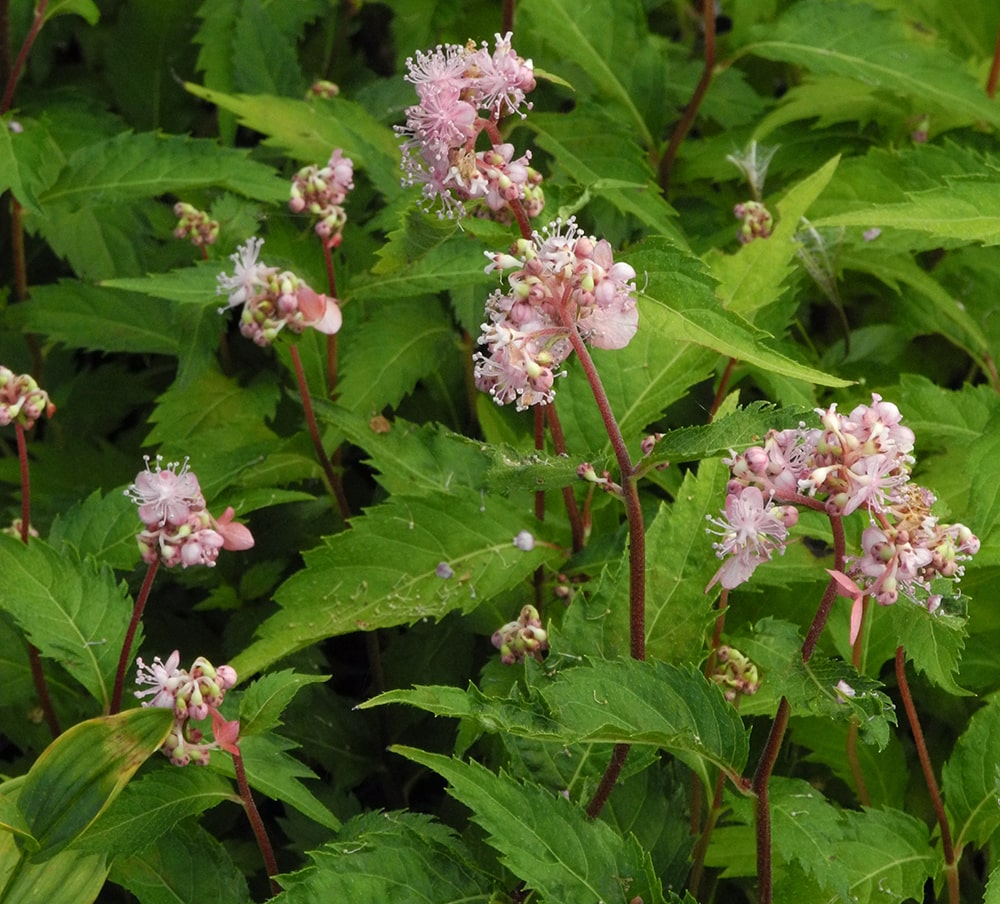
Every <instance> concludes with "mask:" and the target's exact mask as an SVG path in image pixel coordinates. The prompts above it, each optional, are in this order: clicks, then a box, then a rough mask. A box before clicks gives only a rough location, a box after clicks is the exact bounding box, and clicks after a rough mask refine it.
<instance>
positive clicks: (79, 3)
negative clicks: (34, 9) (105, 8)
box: [44, 0, 101, 25]
mask: <svg viewBox="0 0 1000 904" xmlns="http://www.w3.org/2000/svg"><path fill="white" fill-rule="evenodd" d="M68 15H74V16H80V17H81V18H82V19H83V20H84V21H86V23H87V24H88V25H96V24H97V23H98V20H100V18H101V11H100V10H99V9H98V8H97V6H96V4H95V3H94V0H55V2H54V3H50V4H49V5H48V6H47V7H46V8H45V18H44V21H45V22H49V21H50V20H52V19H54V18H55V17H56V16H68Z"/></svg>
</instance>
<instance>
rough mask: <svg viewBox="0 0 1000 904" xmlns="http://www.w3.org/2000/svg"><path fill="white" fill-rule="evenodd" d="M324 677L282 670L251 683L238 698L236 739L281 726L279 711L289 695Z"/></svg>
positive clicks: (291, 696)
mask: <svg viewBox="0 0 1000 904" xmlns="http://www.w3.org/2000/svg"><path fill="white" fill-rule="evenodd" d="M327 679H328V676H326V675H299V674H296V673H295V672H293V671H291V670H290V669H286V670H285V671H282V672H273V673H271V674H268V675H264V676H263V677H261V678H259V679H258V680H257V681H255V682H253V684H251V685H250V686H249V687H248V688H247V689H246V691H244V693H243V696H242V697H241V698H240V738H246V737H249V736H250V735H254V734H260V733H261V732H264V731H267V730H268V729H270V728H275V727H276V726H278V725H281V714H282V713H283V712H284V711H285V707H286V706H288V704H289V703H291V701H292V698H293V697H294V696H295V695H296V694H297V693H298V692H299V691H300V690H302V688H304V687H306V686H307V685H310V684H316V683H317V682H319V683H322V682H324V681H326V680H327Z"/></svg>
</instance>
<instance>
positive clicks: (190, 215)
mask: <svg viewBox="0 0 1000 904" xmlns="http://www.w3.org/2000/svg"><path fill="white" fill-rule="evenodd" d="M174 216H175V217H177V227H176V228H175V229H174V238H178V239H189V240H190V242H191V244H192V245H194V246H195V247H196V248H203V247H205V245H214V244H215V240H216V239H217V238H218V237H219V221H218V220H213V219H210V218H209V216H208V214H207V213H205V211H203V210H198V208H197V207H194V206H192V205H191V204H188V203H186V202H184V201H178V202H177V203H176V204H175V205H174Z"/></svg>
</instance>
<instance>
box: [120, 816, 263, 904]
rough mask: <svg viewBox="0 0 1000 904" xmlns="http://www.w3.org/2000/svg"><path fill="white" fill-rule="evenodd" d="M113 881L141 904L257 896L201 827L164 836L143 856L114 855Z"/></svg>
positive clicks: (225, 902) (236, 903)
mask: <svg viewBox="0 0 1000 904" xmlns="http://www.w3.org/2000/svg"><path fill="white" fill-rule="evenodd" d="M182 825H183V823H182ZM110 879H111V881H113V882H114V883H115V884H117V885H120V886H122V887H123V888H126V889H128V891H130V892H131V893H132V894H133V895H135V896H136V898H137V899H138V900H139V901H141V902H142V904H179V902H181V901H197V900H205V901H212V902H213V904H250V902H251V901H252V900H253V899H252V898H251V897H250V891H249V889H248V888H247V882H246V877H245V876H244V874H243V872H242V870H241V869H240V868H239V867H238V866H237V865H236V864H235V863H234V862H233V859H232V857H231V856H230V855H229V852H228V851H227V850H226V848H225V847H224V846H223V845H222V844H221V843H220V842H219V841H218V839H216V838H215V836H214V835H212V834H211V833H209V832H208V831H206V830H205V829H204V828H202V827H201V826H199V825H194V826H184V828H183V830H182V831H177V832H172V833H170V834H167V835H163V836H161V837H160V838H159V839H157V841H156V842H155V843H154V844H153V845H152V846H150V847H148V848H147V849H146V850H145V851H144V852H143V853H142V854H136V855H133V856H131V857H125V858H119V859H116V860H115V862H114V863H113V864H112V867H111V875H110Z"/></svg>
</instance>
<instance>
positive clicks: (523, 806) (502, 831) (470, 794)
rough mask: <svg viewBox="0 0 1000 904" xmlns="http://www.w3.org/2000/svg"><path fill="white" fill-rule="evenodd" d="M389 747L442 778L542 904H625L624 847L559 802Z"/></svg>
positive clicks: (470, 766)
mask: <svg viewBox="0 0 1000 904" xmlns="http://www.w3.org/2000/svg"><path fill="white" fill-rule="evenodd" d="M391 749H392V750H393V751H394V752H396V753H399V754H401V755H403V756H405V757H407V758H408V759H411V760H413V761H414V762H417V763H420V764H422V765H424V766H427V767H428V768H429V769H433V770H434V771H435V772H437V773H438V774H440V775H441V776H443V777H444V778H445V779H446V780H447V781H448V783H449V785H450V788H449V793H451V795H452V796H453V797H455V798H456V799H457V800H460V801H461V802H462V803H464V804H465V805H466V806H467V807H469V808H470V809H471V810H472V813H473V816H472V818H473V820H474V821H475V822H477V823H478V824H479V825H480V826H482V827H483V828H484V829H485V830H486V832H487V833H488V835H489V843H490V844H491V845H492V846H493V847H495V848H496V849H497V850H498V851H500V853H501V854H502V855H503V861H504V863H505V865H506V866H507V867H508V868H509V869H510V870H511V871H512V872H513V873H514V875H516V876H517V877H518V878H520V879H522V880H523V881H524V882H525V883H526V884H527V885H528V886H529V887H531V888H533V889H535V890H536V891H538V892H539V894H541V895H542V897H544V898H545V899H547V900H551V901H559V902H560V904H584V902H586V904H593V902H595V901H605V902H609V904H610V902H620V904H625V902H627V901H629V900H631V899H632V897H633V893H634V892H635V891H637V890H638V889H637V888H636V886H637V885H638V884H639V883H640V882H642V878H641V874H640V872H639V870H638V869H636V867H637V866H638V865H639V864H637V863H636V862H635V861H636V859H637V858H636V856H635V850H634V849H633V848H632V845H630V844H629V843H628V842H627V841H626V839H623V838H621V837H620V836H619V835H618V834H617V833H616V832H615V831H614V830H613V829H612V828H611V827H610V826H608V825H607V824H606V823H603V822H599V821H597V822H592V821H589V820H588V819H587V818H586V816H585V815H584V813H583V811H582V810H580V809H578V808H577V807H575V806H574V805H573V804H571V803H570V802H569V801H567V800H564V799H563V798H562V797H559V796H557V795H552V794H549V793H548V792H546V791H544V790H543V789H541V788H539V787H537V786H534V785H522V784H520V783H518V782H515V781H514V780H513V779H511V778H509V777H507V776H505V775H499V776H498V775H494V774H493V773H492V772H490V771H489V770H487V769H486V768H484V767H483V766H480V765H479V764H478V763H463V762H461V761H459V760H454V759H450V758H448V757H444V756H440V755H438V754H432V753H426V752H424V751H422V750H416V749H414V748H412V747H400V746H395V747H393V748H391ZM647 894H648V892H647ZM660 894H661V895H662V892H660Z"/></svg>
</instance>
